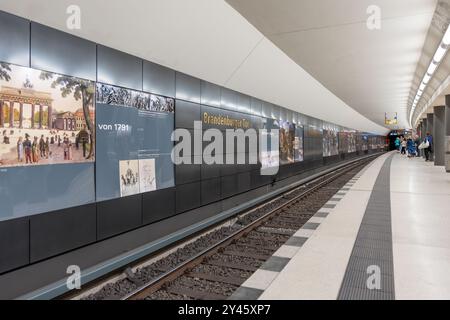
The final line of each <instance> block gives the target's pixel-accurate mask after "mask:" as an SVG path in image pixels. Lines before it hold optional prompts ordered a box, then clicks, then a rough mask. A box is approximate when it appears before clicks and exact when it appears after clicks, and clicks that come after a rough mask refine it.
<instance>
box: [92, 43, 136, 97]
mask: <svg viewBox="0 0 450 320" xmlns="http://www.w3.org/2000/svg"><path fill="white" fill-rule="evenodd" d="M142 64H143V61H142V59H139V58H137V57H134V56H132V55H129V54H126V53H123V52H121V51H118V50H115V49H111V48H108V47H105V46H102V45H98V46H97V80H98V81H99V82H104V83H108V84H112V85H116V86H120V87H126V88H130V89H135V90H142V76H143V74H142V69H143V65H142Z"/></svg>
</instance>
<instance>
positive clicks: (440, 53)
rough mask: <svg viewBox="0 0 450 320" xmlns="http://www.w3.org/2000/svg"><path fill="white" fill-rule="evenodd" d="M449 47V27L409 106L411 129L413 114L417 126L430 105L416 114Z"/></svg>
mask: <svg viewBox="0 0 450 320" xmlns="http://www.w3.org/2000/svg"><path fill="white" fill-rule="evenodd" d="M449 47H450V25H449V26H448V27H447V30H446V32H445V34H444V36H443V37H442V41H441V43H440V45H439V47H438V48H437V50H436V53H435V54H434V56H433V60H432V61H431V62H430V65H429V66H428V69H427V72H426V73H425V75H424V77H423V79H422V82H421V83H420V86H419V89H418V90H417V93H416V96H415V98H414V100H413V103H412V106H411V110H410V113H409V124H410V125H411V127H413V125H412V124H413V117H414V115H415V113H418V114H417V117H415V119H414V120H415V121H414V122H415V125H416V124H417V122H418V120H419V118H420V116H421V114H422V113H423V112H424V111H425V110H426V109H428V104H429V103H430V101H428V103H427V104H426V105H425V106H424V108H422V110H421V111H420V112H417V111H418V110H416V109H417V106H418V104H419V102H420V99H421V98H422V95H423V93H424V91H425V89H426V88H427V86H428V83H429V82H430V80H431V78H432V77H433V75H434V73H435V72H436V70H437V68H438V67H439V65H440V64H441V62H442V60H443V59H444V57H445V55H446V53H447V52H448V49H449Z"/></svg>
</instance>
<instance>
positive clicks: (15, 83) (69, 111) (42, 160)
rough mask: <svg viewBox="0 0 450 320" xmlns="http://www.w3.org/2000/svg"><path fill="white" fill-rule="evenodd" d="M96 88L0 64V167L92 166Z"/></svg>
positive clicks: (76, 79)
mask: <svg viewBox="0 0 450 320" xmlns="http://www.w3.org/2000/svg"><path fill="white" fill-rule="evenodd" d="M94 91H95V84H94V82H92V81H88V80H82V79H78V78H74V77H69V76H63V75H59V74H55V73H50V72H44V71H40V70H36V69H31V68H27V67H20V66H16V65H12V64H7V63H0V168H2V167H17V166H34V165H51V164H67V163H84V162H93V161H94V159H95V154H94V150H95V110H94Z"/></svg>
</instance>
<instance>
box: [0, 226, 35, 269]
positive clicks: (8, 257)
mask: <svg viewBox="0 0 450 320" xmlns="http://www.w3.org/2000/svg"><path fill="white" fill-rule="evenodd" d="M29 221H30V220H29V219H28V218H23V219H15V220H10V221H4V222H2V223H0V253H1V254H0V273H2V272H5V271H7V270H11V269H14V268H18V267H21V266H23V265H25V264H28V263H29V262H30V261H29V258H30V239H29V236H30V235H29Z"/></svg>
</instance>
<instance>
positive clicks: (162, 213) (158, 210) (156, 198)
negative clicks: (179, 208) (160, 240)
mask: <svg viewBox="0 0 450 320" xmlns="http://www.w3.org/2000/svg"><path fill="white" fill-rule="evenodd" d="M142 196H143V200H142V215H143V221H144V224H149V223H152V222H155V221H159V220H162V219H165V218H169V217H171V216H173V215H174V214H175V188H168V189H162V190H157V191H154V192H147V193H144V194H143V195H142Z"/></svg>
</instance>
